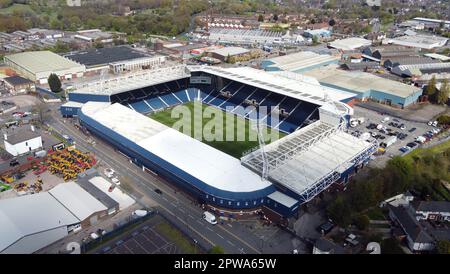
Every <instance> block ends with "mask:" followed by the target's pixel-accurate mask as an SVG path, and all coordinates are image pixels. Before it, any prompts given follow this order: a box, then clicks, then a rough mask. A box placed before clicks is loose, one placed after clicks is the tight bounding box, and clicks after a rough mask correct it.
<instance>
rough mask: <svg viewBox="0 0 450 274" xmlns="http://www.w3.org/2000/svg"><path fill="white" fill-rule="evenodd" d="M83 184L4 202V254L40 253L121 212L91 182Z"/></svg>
mask: <svg viewBox="0 0 450 274" xmlns="http://www.w3.org/2000/svg"><path fill="white" fill-rule="evenodd" d="M81 181H82V185H79V184H78V183H74V182H68V183H64V184H59V185H57V186H55V187H54V188H52V189H51V190H49V191H48V192H40V193H36V194H29V195H25V196H21V197H17V198H10V199H4V200H0V223H1V224H2V225H1V226H0V254H10V253H14V254H17V253H19V254H29V253H33V252H36V251H38V250H40V249H42V248H44V247H46V246H48V245H50V244H52V243H54V242H56V241H58V240H60V239H62V238H64V237H66V236H67V235H69V233H72V232H76V231H78V230H80V229H82V228H86V227H89V226H91V225H94V224H96V223H97V222H98V220H100V219H102V218H105V217H107V216H110V215H112V214H114V213H116V212H117V210H118V203H117V202H115V201H114V200H112V199H111V198H109V197H108V196H107V195H106V194H105V193H104V192H103V191H102V190H100V189H98V188H97V187H96V186H94V184H93V183H91V182H90V181H88V180H81ZM109 184H110V183H109ZM99 192H101V193H103V195H101V194H99ZM106 192H108V191H107V190H106ZM105 196H106V197H105Z"/></svg>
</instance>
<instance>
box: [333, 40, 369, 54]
mask: <svg viewBox="0 0 450 274" xmlns="http://www.w3.org/2000/svg"><path fill="white" fill-rule="evenodd" d="M371 45H372V41H370V40H367V39H364V38H359V37H351V38H346V39H340V40H335V41H333V42H330V43H328V47H330V48H334V49H338V50H341V51H351V50H356V49H359V48H363V47H368V46H371Z"/></svg>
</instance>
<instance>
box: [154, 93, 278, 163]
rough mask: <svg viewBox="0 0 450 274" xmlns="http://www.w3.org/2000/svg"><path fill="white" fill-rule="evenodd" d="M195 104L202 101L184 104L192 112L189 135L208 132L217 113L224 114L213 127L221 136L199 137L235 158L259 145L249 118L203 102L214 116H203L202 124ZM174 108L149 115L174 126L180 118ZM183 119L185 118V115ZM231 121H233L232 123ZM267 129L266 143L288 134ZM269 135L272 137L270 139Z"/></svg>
mask: <svg viewBox="0 0 450 274" xmlns="http://www.w3.org/2000/svg"><path fill="white" fill-rule="evenodd" d="M195 104H201V103H199V102H189V103H186V104H184V106H186V107H188V108H189V110H190V113H191V115H192V116H191V117H188V118H190V121H191V125H190V130H186V131H187V132H188V133H187V134H188V135H189V136H191V137H194V136H195V133H196V132H208V131H209V130H207V129H208V128H210V125H211V124H210V123H209V122H213V121H212V120H214V119H215V118H214V117H217V115H222V116H223V122H222V123H221V124H220V122H219V124H220V126H219V127H216V128H212V130H211V132H212V133H213V135H214V136H218V137H221V138H215V139H214V140H212V141H211V140H210V139H208V138H207V137H208V136H207V135H206V134H202V136H201V137H199V138H197V139H198V140H200V141H202V142H203V143H205V144H207V145H209V146H212V147H214V148H216V149H218V150H220V151H222V152H225V153H227V154H229V155H231V156H233V157H235V158H240V157H242V155H243V153H244V152H246V151H249V150H250V149H253V148H255V147H258V146H259V143H258V140H257V139H256V136H257V132H256V130H254V129H253V128H252V126H251V124H250V122H249V120H247V119H244V118H242V117H239V116H237V115H234V114H231V113H226V112H224V111H222V110H220V109H218V108H210V107H208V106H207V105H205V104H202V110H203V113H205V109H206V108H208V110H213V116H212V118H203V119H202V123H201V124H200V123H198V122H196V121H195V119H194V106H195ZM174 108H176V107H174ZM174 108H169V109H166V110H164V111H160V112H156V113H152V114H150V115H149V117H150V118H152V119H154V120H156V121H158V122H160V123H163V124H165V125H166V126H169V127H173V126H174V125H175V124H176V123H177V121H179V120H180V119H178V118H172V117H171V114H172V109H174ZM182 119H185V117H183V118H182ZM219 119H220V118H219ZM230 121H231V122H232V124H230ZM227 124H230V126H228V127H226V125H227ZM222 129H223V130H222ZM266 129H267V131H266V130H263V136H264V138H265V139H266V143H271V142H273V141H275V140H276V139H280V138H282V137H284V136H286V134H284V133H282V132H278V131H272V130H271V129H270V128H266ZM179 130H180V131H184V130H185V129H183V128H180V129H179ZM227 130H232V131H233V133H234V134H233V138H231V140H230V139H229V138H226V136H228V134H227V133H230V132H227ZM189 132H190V134H189ZM239 132H242V133H243V136H244V138H238V133H239ZM272 133H273V134H272ZM230 136H231V133H230ZM272 136H274V137H272ZM269 137H271V138H270V140H269ZM241 140H242V141H241Z"/></svg>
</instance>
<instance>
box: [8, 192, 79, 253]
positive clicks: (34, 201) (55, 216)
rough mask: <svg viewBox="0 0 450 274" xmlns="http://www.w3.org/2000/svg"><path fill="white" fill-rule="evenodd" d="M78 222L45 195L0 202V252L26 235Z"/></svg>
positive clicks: (47, 194) (60, 205)
mask: <svg viewBox="0 0 450 274" xmlns="http://www.w3.org/2000/svg"><path fill="white" fill-rule="evenodd" d="M79 222H80V221H79V220H78V219H77V218H76V217H75V216H74V215H73V214H72V213H70V211H68V210H67V209H66V208H65V207H64V206H63V205H62V204H60V203H59V202H58V201H57V200H56V199H54V198H53V197H52V196H51V195H50V194H49V193H48V192H43V193H37V194H32V195H26V196H22V197H17V198H11V199H5V200H0V252H2V251H3V250H4V249H6V248H8V247H9V246H10V245H12V244H13V243H15V242H16V241H18V240H20V239H21V238H22V237H25V236H27V235H31V234H35V233H39V232H43V231H47V230H51V229H54V228H58V227H63V226H68V225H72V224H76V223H79ZM48 244H50V243H48Z"/></svg>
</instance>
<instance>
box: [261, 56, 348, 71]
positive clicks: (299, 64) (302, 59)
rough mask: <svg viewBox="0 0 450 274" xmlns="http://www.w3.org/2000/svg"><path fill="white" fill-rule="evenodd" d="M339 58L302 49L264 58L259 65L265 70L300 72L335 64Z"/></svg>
mask: <svg viewBox="0 0 450 274" xmlns="http://www.w3.org/2000/svg"><path fill="white" fill-rule="evenodd" d="M339 59H340V58H339V57H338V56H333V55H327V54H317V53H314V52H311V51H302V52H297V53H293V54H289V55H284V56H278V57H274V58H271V59H267V60H264V61H262V62H261V67H262V69H264V70H265V71H280V70H283V71H292V72H299V73H301V72H304V71H308V70H311V69H314V68H318V67H321V66H326V65H330V64H337V63H338V62H339Z"/></svg>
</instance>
